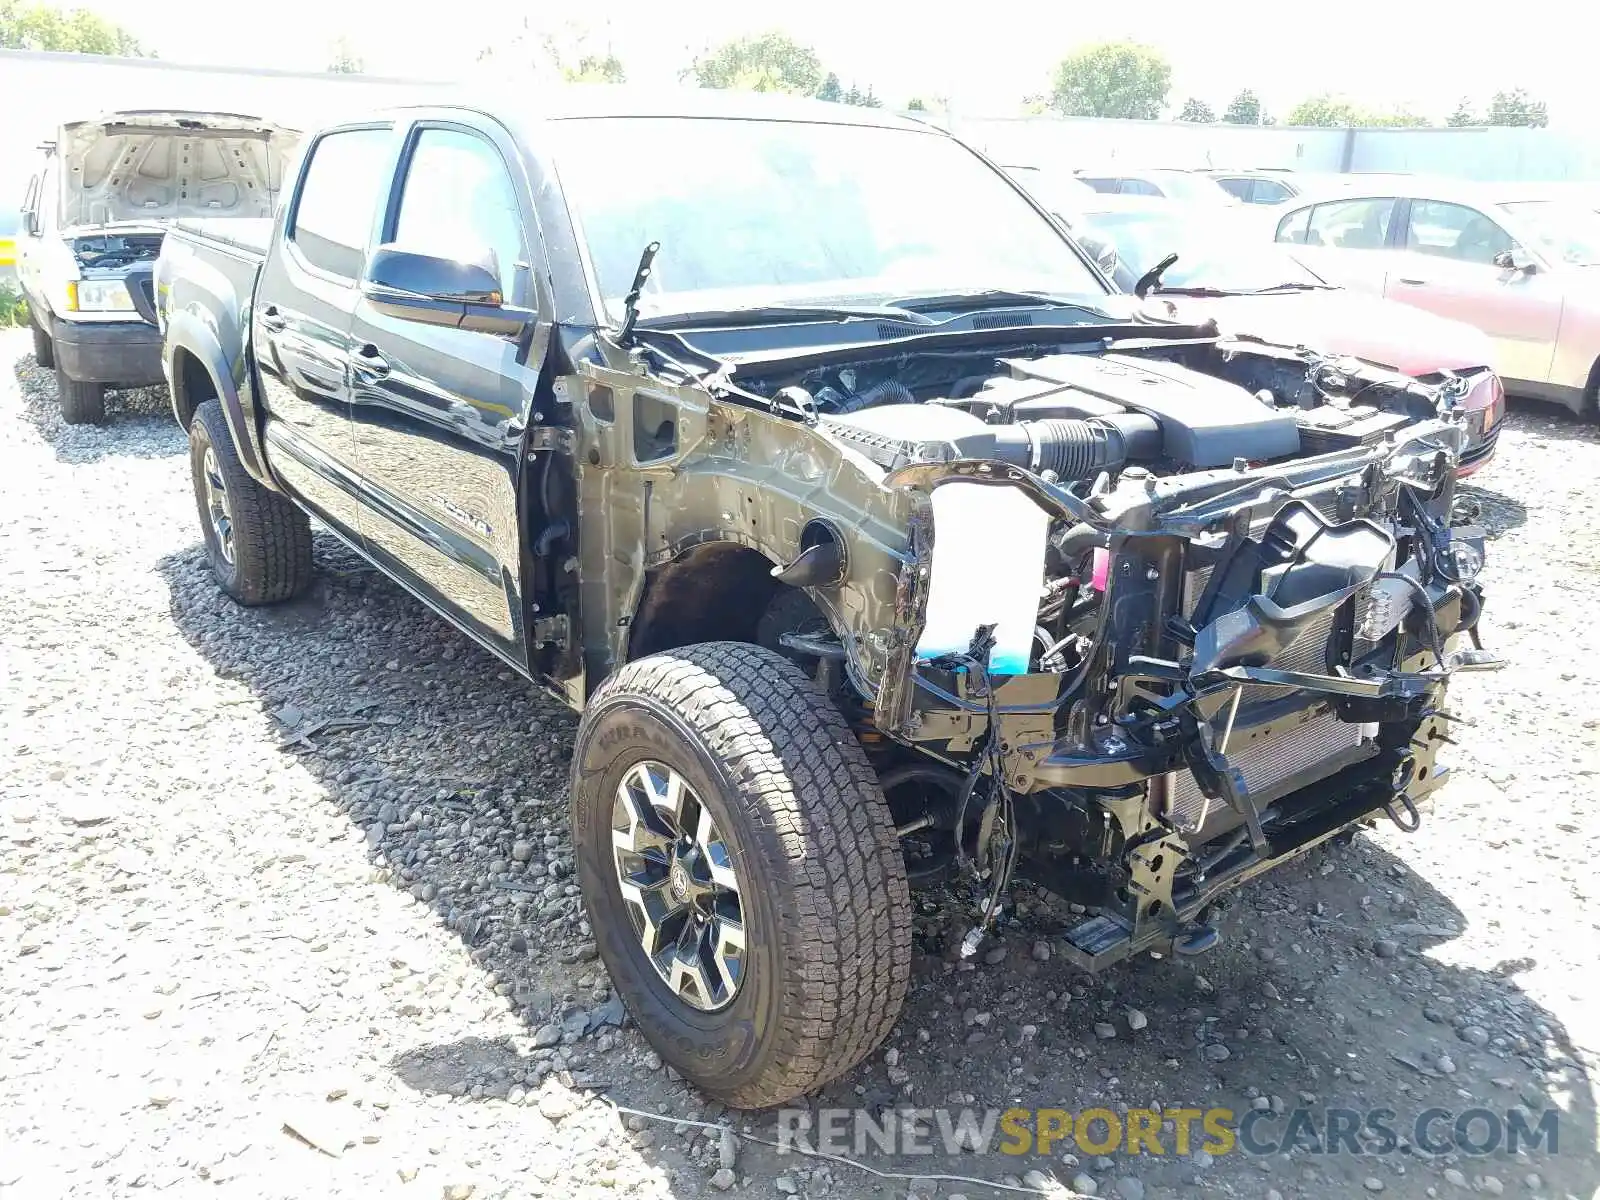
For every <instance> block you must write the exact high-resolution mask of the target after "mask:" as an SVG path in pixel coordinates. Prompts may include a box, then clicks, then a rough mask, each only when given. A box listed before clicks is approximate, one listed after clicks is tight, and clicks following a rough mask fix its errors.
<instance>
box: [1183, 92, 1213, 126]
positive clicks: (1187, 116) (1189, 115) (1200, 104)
mask: <svg viewBox="0 0 1600 1200" xmlns="http://www.w3.org/2000/svg"><path fill="white" fill-rule="evenodd" d="M1216 119H1217V114H1216V113H1214V112H1212V111H1211V105H1209V104H1207V103H1206V102H1205V101H1204V100H1196V99H1195V98H1194V97H1193V96H1190V97H1189V98H1188V99H1187V100H1185V101H1184V102H1183V110H1182V111H1181V112H1179V113H1178V120H1180V121H1195V122H1197V123H1199V124H1202V125H1209V124H1211V122H1213V121H1215V120H1216Z"/></svg>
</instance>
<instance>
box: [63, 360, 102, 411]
mask: <svg viewBox="0 0 1600 1200" xmlns="http://www.w3.org/2000/svg"><path fill="white" fill-rule="evenodd" d="M52 361H54V358H53V356H52ZM56 395H57V397H58V398H59V399H60V401H61V419H62V420H63V421H65V422H66V423H67V424H68V425H101V424H104V422H105V419H106V385H105V384H103V383H84V382H82V381H81V380H77V379H68V378H67V376H66V374H65V372H63V371H62V370H61V368H60V367H57V368H56Z"/></svg>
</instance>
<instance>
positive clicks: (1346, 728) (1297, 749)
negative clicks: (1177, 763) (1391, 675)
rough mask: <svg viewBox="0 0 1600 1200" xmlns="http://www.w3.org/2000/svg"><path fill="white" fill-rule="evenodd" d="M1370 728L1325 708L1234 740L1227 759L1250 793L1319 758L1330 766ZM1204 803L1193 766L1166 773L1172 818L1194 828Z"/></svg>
mask: <svg viewBox="0 0 1600 1200" xmlns="http://www.w3.org/2000/svg"><path fill="white" fill-rule="evenodd" d="M1372 732H1373V730H1372V729H1370V728H1368V727H1365V726H1361V725H1352V724H1350V723H1349V722H1347V721H1341V720H1340V719H1339V718H1338V716H1337V715H1336V714H1334V713H1331V712H1321V713H1317V714H1316V715H1315V716H1312V717H1310V718H1308V719H1307V720H1305V721H1304V722H1303V723H1301V724H1299V725H1296V726H1295V727H1294V728H1292V729H1286V730H1284V731H1283V732H1282V733H1279V734H1277V735H1276V736H1273V737H1269V738H1264V739H1262V740H1259V741H1255V742H1245V743H1244V744H1242V745H1239V744H1234V745H1230V746H1229V747H1228V761H1229V762H1230V763H1232V764H1233V765H1234V766H1236V767H1238V768H1239V771H1240V773H1241V774H1242V775H1243V776H1244V781H1245V785H1246V786H1247V787H1248V788H1249V789H1250V790H1251V791H1252V792H1255V791H1262V790H1265V789H1270V788H1272V787H1273V786H1274V785H1276V784H1279V783H1282V782H1283V781H1284V780H1286V779H1288V778H1289V777H1290V776H1291V775H1297V774H1299V773H1300V772H1301V771H1305V770H1308V769H1310V768H1312V767H1315V766H1316V765H1318V764H1320V763H1326V764H1328V766H1329V768H1330V771H1331V769H1332V768H1333V767H1334V766H1336V765H1338V761H1339V760H1340V759H1341V757H1342V756H1343V755H1344V754H1346V753H1347V752H1348V751H1350V750H1353V749H1355V748H1356V747H1357V746H1359V745H1360V744H1361V739H1362V737H1363V736H1364V735H1366V736H1370V735H1371V733H1372ZM1327 773H1328V772H1324V773H1323V774H1327ZM1317 778H1321V776H1319V775H1313V776H1309V777H1308V778H1307V780H1306V782H1308V783H1309V782H1314V781H1315V779H1317ZM1205 805H1206V795H1205V793H1204V792H1202V791H1201V790H1200V785H1199V784H1198V783H1196V782H1195V778H1194V773H1193V772H1192V771H1189V770H1187V769H1185V770H1182V771H1173V772H1171V773H1170V774H1169V775H1168V776H1167V803H1166V810H1167V819H1168V820H1170V821H1172V822H1173V823H1174V824H1176V825H1179V826H1180V827H1182V828H1184V829H1193V828H1195V827H1196V825H1198V824H1199V821H1200V814H1201V813H1202V812H1204V811H1205ZM1212 805H1213V811H1214V810H1215V807H1216V806H1218V805H1223V802H1222V801H1221V800H1215V801H1212Z"/></svg>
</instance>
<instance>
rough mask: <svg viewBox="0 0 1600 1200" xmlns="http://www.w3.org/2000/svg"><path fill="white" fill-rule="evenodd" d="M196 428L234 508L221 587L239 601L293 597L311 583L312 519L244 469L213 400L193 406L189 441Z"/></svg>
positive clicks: (253, 602)
mask: <svg viewBox="0 0 1600 1200" xmlns="http://www.w3.org/2000/svg"><path fill="white" fill-rule="evenodd" d="M197 427H198V428H199V429H200V430H201V431H202V434H203V436H204V438H205V440H206V441H207V442H209V443H210V445H211V447H212V449H213V450H214V451H215V452H216V456H217V466H218V467H219V468H220V469H221V471H222V474H223V477H224V479H223V481H224V482H225V483H226V484H227V487H228V501H229V504H230V506H231V507H232V510H233V546H234V567H233V578H232V579H231V580H228V579H223V580H222V581H221V582H222V584H223V588H224V589H225V590H226V591H227V593H228V594H229V595H230V596H232V597H233V598H234V599H235V600H237V601H238V602H239V603H240V604H244V605H250V606H255V605H260V604H278V603H281V602H282V601H284V600H292V599H293V598H294V597H296V596H298V595H300V594H301V593H302V592H304V591H305V590H306V588H307V587H308V586H310V583H311V577H312V562H311V522H310V521H309V520H308V519H307V518H306V515H305V513H303V512H302V511H301V510H300V509H299V508H297V507H296V506H295V504H294V502H293V501H292V500H290V499H289V498H288V497H287V496H284V495H282V494H281V493H278V492H274V491H270V490H269V489H267V488H264V487H262V486H261V485H260V484H259V483H257V482H256V481H255V480H254V479H252V478H250V476H249V474H248V473H246V471H245V469H244V464H242V463H241V462H240V461H239V452H238V451H237V450H236V449H235V448H234V445H233V433H232V431H231V430H229V428H228V422H227V418H226V417H224V416H223V415H222V406H221V404H220V403H219V402H218V401H217V400H214V399H213V400H207V401H206V402H205V403H203V404H201V405H200V407H199V408H197V409H196V410H195V414H194V419H193V421H192V422H191V423H190V426H189V429H190V435H189V436H190V438H191V441H192V440H193V439H194V438H195V436H196V434H195V430H196V428H197ZM195 499H196V502H197V503H198V502H199V500H200V497H199V495H198V492H197V494H196V497H195ZM201 519H202V521H203V520H204V519H205V516H204V514H203V513H202V514H201Z"/></svg>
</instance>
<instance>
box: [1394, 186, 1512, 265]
mask: <svg viewBox="0 0 1600 1200" xmlns="http://www.w3.org/2000/svg"><path fill="white" fill-rule="evenodd" d="M1405 245H1406V249H1407V250H1410V251H1412V252H1413V253H1416V254H1427V255H1431V256H1434V257H1437V258H1451V259H1455V260H1456V261H1457V262H1467V263H1477V264H1479V265H1480V266H1486V267H1487V266H1493V265H1494V259H1495V255H1497V254H1504V253H1508V252H1512V251H1514V250H1516V249H1517V245H1516V242H1515V241H1513V239H1512V237H1511V235H1510V234H1508V233H1507V232H1506V231H1505V230H1504V229H1502V228H1500V226H1499V225H1498V224H1496V223H1495V222H1494V221H1492V220H1490V219H1489V218H1488V217H1486V216H1484V215H1483V214H1482V213H1481V212H1479V211H1478V210H1477V209H1475V208H1468V207H1467V206H1466V205H1465V204H1449V203H1446V202H1445V201H1442V200H1413V201H1412V202H1411V219H1410V221H1408V222H1407V224H1406V242H1405Z"/></svg>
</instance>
